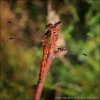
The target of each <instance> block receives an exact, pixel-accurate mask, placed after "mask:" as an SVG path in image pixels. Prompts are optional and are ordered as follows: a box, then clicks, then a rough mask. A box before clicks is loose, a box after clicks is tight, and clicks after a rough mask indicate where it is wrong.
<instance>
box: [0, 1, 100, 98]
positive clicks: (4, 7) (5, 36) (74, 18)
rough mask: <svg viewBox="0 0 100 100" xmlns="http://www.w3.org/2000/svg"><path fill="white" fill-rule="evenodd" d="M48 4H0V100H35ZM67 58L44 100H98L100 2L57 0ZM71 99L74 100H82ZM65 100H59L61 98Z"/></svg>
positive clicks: (55, 68) (57, 66) (55, 67)
mask: <svg viewBox="0 0 100 100" xmlns="http://www.w3.org/2000/svg"><path fill="white" fill-rule="evenodd" d="M47 4H48V0H1V1H0V6H1V12H0V13H1V14H0V16H1V17H0V22H1V28H0V29H1V32H0V52H1V53H0V100H32V97H33V95H34V92H35V89H36V85H37V81H38V75H39V69H40V64H41V59H42V48H41V44H40V41H41V36H42V35H43V33H44V31H45V25H46V18H47ZM53 7H54V9H55V11H56V12H57V14H58V15H59V16H60V18H61V21H62V29H61V33H62V34H63V35H64V39H65V42H66V47H67V48H68V54H67V55H65V59H64V61H63V59H55V60H54V61H53V63H52V66H51V69H50V71H49V74H48V76H47V79H46V81H45V84H44V89H43V94H42V97H41V100H57V97H62V99H63V97H66V100H67V97H84V98H85V100H86V97H90V98H91V100H92V99H93V98H94V99H97V98H99V93H100V92H99V89H100V87H99V76H100V73H99V60H100V57H99V50H100V47H99V43H100V40H99V38H100V37H99V35H100V34H99V32H100V30H99V28H100V26H99V25H100V23H99V22H100V13H99V10H100V8H99V7H100V1H99V0H53ZM80 99H81V98H79V99H78V98H73V99H70V100H80ZM59 100H61V98H59Z"/></svg>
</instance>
